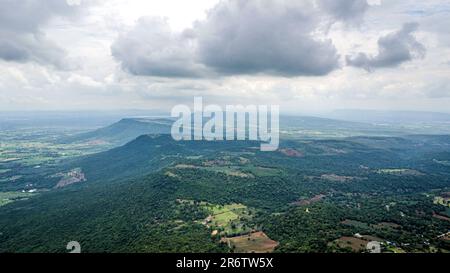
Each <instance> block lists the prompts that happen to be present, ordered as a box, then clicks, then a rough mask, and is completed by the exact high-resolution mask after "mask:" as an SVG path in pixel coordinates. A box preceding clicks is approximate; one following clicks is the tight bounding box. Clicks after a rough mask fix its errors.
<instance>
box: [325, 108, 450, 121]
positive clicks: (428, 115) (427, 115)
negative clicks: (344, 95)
mask: <svg viewBox="0 0 450 273" xmlns="http://www.w3.org/2000/svg"><path fill="white" fill-rule="evenodd" d="M327 117H330V118H333V119H339V120H346V121H357V122H369V123H388V124H410V123H450V114H448V113H437V112H418V111H377V110H335V111H333V112H332V113H331V114H329V115H327Z"/></svg>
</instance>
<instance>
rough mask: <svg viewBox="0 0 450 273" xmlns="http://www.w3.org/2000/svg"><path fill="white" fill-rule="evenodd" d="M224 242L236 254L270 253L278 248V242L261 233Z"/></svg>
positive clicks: (224, 240) (225, 239) (228, 239)
mask: <svg viewBox="0 0 450 273" xmlns="http://www.w3.org/2000/svg"><path fill="white" fill-rule="evenodd" d="M222 241H223V242H226V243H227V245H228V246H229V247H230V248H231V249H232V250H233V252H234V253H270V252H273V251H274V250H275V248H276V247H277V246H278V242H276V241H274V240H271V239H270V238H269V237H267V235H266V234H265V233H264V232H261V231H259V232H252V233H250V234H247V235H242V236H237V237H232V238H223V239H222Z"/></svg>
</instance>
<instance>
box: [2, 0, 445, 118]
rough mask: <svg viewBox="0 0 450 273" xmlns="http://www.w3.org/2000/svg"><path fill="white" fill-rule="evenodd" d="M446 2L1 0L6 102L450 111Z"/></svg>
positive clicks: (65, 106) (74, 106) (10, 106)
mask: <svg viewBox="0 0 450 273" xmlns="http://www.w3.org/2000/svg"><path fill="white" fill-rule="evenodd" d="M448 26H450V2H449V1H448V0H426V1H423V0H370V1H369V0H367V1H366V0H273V1H272V0H222V1H217V0H195V1H185V0H165V1H159V0H158V1H157V0H146V1H142V0H0V111H1V110H17V111H21V110H83V109H86V110H87V109H90V110H92V109H162V110H167V109H170V108H171V107H172V106H174V105H175V104H178V103H186V104H188V103H192V102H193V97H194V96H203V97H204V101H205V103H219V104H239V103H241V104H250V103H257V104H279V105H280V106H281V107H282V111H285V112H299V113H316V112H325V111H328V110H332V109H348V108H353V109H389V110H426V111H444V112H450V31H449V28H448Z"/></svg>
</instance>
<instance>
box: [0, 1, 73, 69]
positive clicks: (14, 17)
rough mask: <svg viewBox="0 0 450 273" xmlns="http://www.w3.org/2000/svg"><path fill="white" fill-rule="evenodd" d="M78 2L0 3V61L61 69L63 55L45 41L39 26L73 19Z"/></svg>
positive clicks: (62, 51) (45, 38)
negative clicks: (41, 64)
mask: <svg viewBox="0 0 450 273" xmlns="http://www.w3.org/2000/svg"><path fill="white" fill-rule="evenodd" d="M80 5H81V2H73V1H70V2H66V1H63V0H46V1H42V0H0V59H3V60H6V61H16V62H28V61H34V62H38V63H44V64H52V65H54V66H57V67H63V66H65V62H64V60H63V59H64V57H65V52H64V50H63V49H61V48H59V47H58V46H57V45H56V44H55V43H54V42H52V41H51V40H49V39H48V38H47V37H46V36H45V34H44V33H43V31H42V29H41V28H42V26H43V25H45V24H46V23H48V22H49V21H50V20H51V19H52V18H54V17H57V16H64V17H66V16H74V15H75V14H77V13H78V12H79V8H80Z"/></svg>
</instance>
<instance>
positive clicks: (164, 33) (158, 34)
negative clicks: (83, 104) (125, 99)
mask: <svg viewBox="0 0 450 273" xmlns="http://www.w3.org/2000/svg"><path fill="white" fill-rule="evenodd" d="M321 16H322V15H321V14H320V10H318V9H317V7H316V6H315V5H314V3H313V2H312V1H293V0H276V1H275V0H227V1H222V2H220V3H219V4H218V5H216V6H215V7H214V8H213V9H211V10H210V11H209V12H208V14H207V18H206V19H205V20H204V21H200V22H197V23H196V24H195V25H194V26H193V28H192V29H188V30H185V31H184V32H182V33H178V34H177V33H173V32H171V31H170V29H169V27H168V26H167V23H164V22H161V21H158V20H154V19H153V20H150V19H143V20H140V21H139V22H138V23H137V25H136V26H135V28H134V29H133V30H131V31H130V32H128V33H125V34H123V35H121V36H120V37H119V39H118V40H117V41H116V42H115V43H114V45H113V46H112V54H113V56H114V57H115V58H116V59H117V60H118V61H119V62H121V65H122V67H123V68H124V69H125V70H127V71H129V72H131V73H132V74H135V75H147V76H148V75H150V76H165V77H174V76H175V77H180V76H199V75H205V74H208V75H213V74H218V75H242V74H268V75H282V76H301V75H308V76H319V75H326V74H328V73H330V72H331V71H333V70H334V69H336V68H337V67H338V66H339V62H338V59H339V56H338V54H337V50H336V48H335V46H334V45H333V43H332V42H331V40H329V39H324V38H323V37H322V38H317V37H320V33H319V32H320V31H319V27H320V19H319V17H321Z"/></svg>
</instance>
